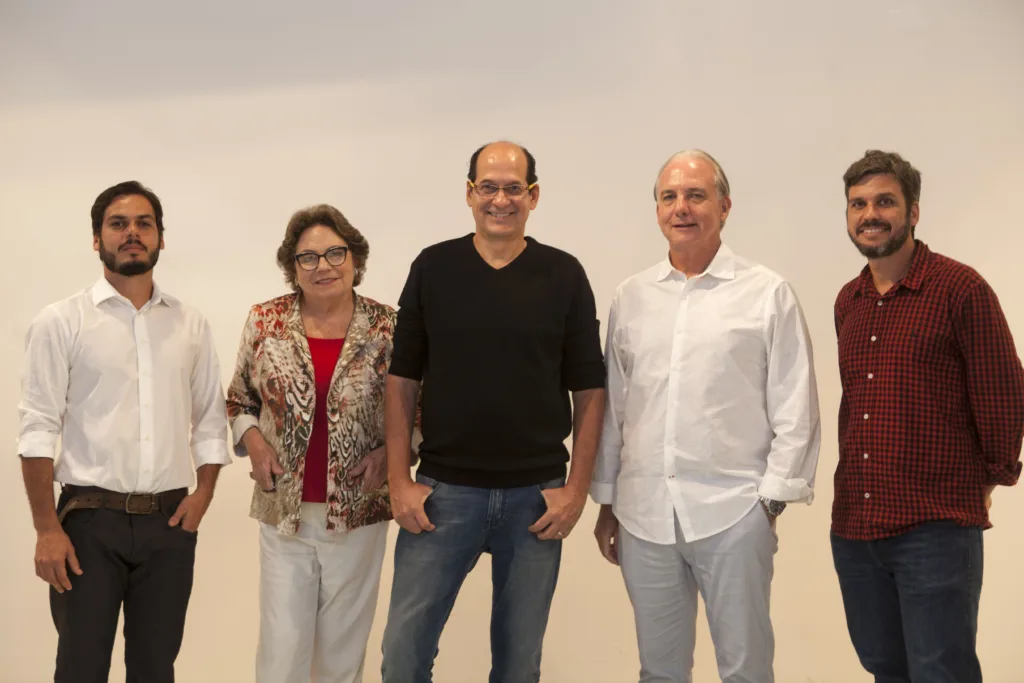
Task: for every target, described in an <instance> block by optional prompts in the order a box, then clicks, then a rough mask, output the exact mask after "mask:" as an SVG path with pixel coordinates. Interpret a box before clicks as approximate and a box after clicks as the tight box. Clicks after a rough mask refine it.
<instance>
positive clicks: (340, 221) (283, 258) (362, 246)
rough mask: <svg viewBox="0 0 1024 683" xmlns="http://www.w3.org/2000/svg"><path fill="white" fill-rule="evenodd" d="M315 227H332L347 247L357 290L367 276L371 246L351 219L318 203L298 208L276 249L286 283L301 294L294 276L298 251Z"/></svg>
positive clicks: (278, 262)
mask: <svg viewBox="0 0 1024 683" xmlns="http://www.w3.org/2000/svg"><path fill="white" fill-rule="evenodd" d="M315 225H322V226H324V227H327V228H330V229H331V230H333V231H334V232H335V233H337V235H338V236H339V237H340V238H341V239H343V240H345V242H346V243H347V244H348V253H349V254H350V255H351V256H352V267H353V268H354V269H355V276H354V277H353V280H352V286H353V287H358V286H359V283H361V282H362V281H363V275H364V274H365V273H366V259H367V258H368V257H369V255H370V243H369V242H367V241H366V238H365V237H363V234H362V233H361V232H359V231H358V230H356V229H355V228H354V227H353V226H352V224H351V223H349V222H348V219H347V218H345V216H344V215H343V214H342V213H341V211H338V210H337V209H336V208H334V207H333V206H331V205H330V204H317V205H316V206H310V207H307V208H305V209H299V210H298V211H296V212H295V213H294V214H292V217H291V219H290V220H289V221H288V227H287V228H285V229H284V239H283V240H281V246H280V247H278V248H277V265H278V266H280V267H281V270H282V271H283V272H284V281H285V282H286V283H288V286H289V287H291V288H292V289H293V290H295V291H299V282H298V280H297V279H296V275H295V251H296V249H297V247H298V244H299V238H300V237H302V233H304V232H306V230H308V229H310V228H312V227H313V226H315Z"/></svg>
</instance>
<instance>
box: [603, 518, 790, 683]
mask: <svg viewBox="0 0 1024 683" xmlns="http://www.w3.org/2000/svg"><path fill="white" fill-rule="evenodd" d="M682 539H683V534H682V531H680V529H679V523H678V520H677V521H676V543H675V545H659V544H656V543H650V542H648V541H643V540H640V539H639V538H637V537H636V536H633V535H631V534H630V533H629V532H628V531H626V530H625V529H621V530H620V532H619V544H620V547H619V562H620V566H621V568H622V576H623V578H624V579H625V581H626V592H627V593H628V594H629V599H630V602H632V604H633V612H634V616H635V618H636V631H637V643H638V645H639V650H640V683H692V681H693V677H692V670H693V650H694V646H695V644H696V628H697V593H698V591H699V592H700V595H701V597H703V598H704V604H705V611H706V612H707V617H708V625H709V627H710V631H711V640H712V642H713V643H714V646H715V658H716V659H717V660H718V674H719V676H720V677H721V679H722V681H723V683H773V681H774V680H775V676H774V673H773V667H772V663H773V659H774V655H775V637H774V634H773V632H772V624H771V618H770V615H769V595H770V592H771V582H772V574H773V572H774V559H775V553H776V551H777V550H778V538H777V537H776V536H775V531H774V530H773V529H772V527H771V524H770V523H769V521H768V515H767V513H765V511H764V508H762V507H761V505H760V504H758V505H756V506H754V507H753V508H752V509H751V510H750V512H748V513H747V514H746V516H744V517H743V518H742V519H741V520H740V521H739V522H737V523H736V524H734V525H733V526H732V527H730V528H728V529H726V530H725V531H722V532H720V533H718V534H715V535H714V536H710V537H708V538H703V539H700V540H698V541H694V542H692V543H686V542H684V541H683V540H682Z"/></svg>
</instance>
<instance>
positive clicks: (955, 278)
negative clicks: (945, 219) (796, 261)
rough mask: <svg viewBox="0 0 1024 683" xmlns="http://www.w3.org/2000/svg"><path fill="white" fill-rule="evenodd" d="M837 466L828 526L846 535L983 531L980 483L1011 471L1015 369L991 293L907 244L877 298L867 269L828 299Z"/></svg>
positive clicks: (1007, 480)
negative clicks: (898, 268) (952, 525)
mask: <svg viewBox="0 0 1024 683" xmlns="http://www.w3.org/2000/svg"><path fill="white" fill-rule="evenodd" d="M835 317H836V334H837V335H838V337H839V371H840V376H841V379H842V383H843V398H842V402H841V403H840V406H839V467H838V468H837V469H836V475H835V501H834V503H833V505H832V530H833V531H834V532H835V533H836V534H837V535H839V536H842V537H844V538H849V539H854V540H870V539H878V538H884V537H887V536H895V535H897V534H901V533H904V532H906V531H907V530H909V529H911V528H912V527H914V526H916V525H918V524H921V523H923V522H929V521H935V520H952V521H955V522H957V523H958V524H961V525H965V526H974V525H978V526H982V527H984V528H988V527H989V526H991V524H990V523H989V521H988V512H987V511H986V509H985V502H984V489H985V487H986V486H990V485H996V484H1002V485H1012V484H1014V483H1016V481H1017V478H1018V477H1019V476H1020V471H1021V465H1020V449H1021V438H1022V433H1024V370H1022V368H1021V362H1020V359H1019V358H1018V357H1017V351H1016V349H1015V348H1014V344H1013V338H1012V336H1011V335H1010V329H1009V327H1008V326H1007V324H1006V319H1005V317H1004V316H1003V312H1002V309H1001V308H1000V306H999V301H998V299H996V295H995V293H994V292H993V291H992V289H991V287H989V285H988V283H987V282H985V280H984V279H982V277H981V276H980V275H979V274H978V273H977V272H975V271H974V270H972V269H971V268H969V267H968V266H965V265H963V264H961V263H958V262H956V261H954V260H952V259H950V258H946V257H945V256H941V255H939V254H935V253H932V251H931V250H929V249H928V247H927V246H926V245H925V244H924V243H923V242H920V241H918V242H917V245H916V248H915V250H914V255H913V258H912V260H911V263H910V270H909V271H907V274H906V275H905V276H904V277H903V279H902V280H900V281H899V282H898V283H896V284H895V285H894V286H893V287H892V288H891V289H890V290H889V291H888V292H886V293H885V295H880V294H879V293H878V290H877V289H876V288H875V285H874V282H873V280H872V277H871V272H870V270H869V269H868V268H867V267H865V268H864V270H863V271H862V272H861V274H860V277H858V278H857V279H855V280H853V281H851V282H848V283H847V284H846V286H844V287H843V289H842V290H841V291H840V292H839V296H838V297H837V298H836V305H835Z"/></svg>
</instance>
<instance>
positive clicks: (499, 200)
mask: <svg viewBox="0 0 1024 683" xmlns="http://www.w3.org/2000/svg"><path fill="white" fill-rule="evenodd" d="M511 203H512V200H511V199H510V198H509V196H508V195H507V194H505V190H504V188H498V194H496V195H494V199H492V200H491V204H496V205H498V206H507V205H509V204H511Z"/></svg>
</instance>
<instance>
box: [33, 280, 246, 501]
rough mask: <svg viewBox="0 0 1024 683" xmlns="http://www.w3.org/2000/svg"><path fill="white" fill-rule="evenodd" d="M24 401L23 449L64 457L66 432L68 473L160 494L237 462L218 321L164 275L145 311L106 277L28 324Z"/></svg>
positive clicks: (72, 479)
mask: <svg viewBox="0 0 1024 683" xmlns="http://www.w3.org/2000/svg"><path fill="white" fill-rule="evenodd" d="M18 411H19V414H20V418H21V430H20V433H19V437H18V453H19V454H20V455H21V456H23V457H26V458H54V457H55V454H56V453H55V452H56V450H57V443H58V437H60V456H59V457H58V458H57V462H56V464H55V468H54V478H55V479H56V480H57V481H59V482H61V483H65V484H77V485H80V486H100V487H103V488H105V489H110V490H112V491H120V492H123V493H158V492H161V491H167V490H170V489H176V488H182V487H189V486H191V485H192V484H193V483H194V481H195V472H194V469H193V467H196V468H198V467H200V466H202V465H207V464H217V465H227V464H230V462H231V456H230V451H229V449H228V440H227V434H228V432H227V414H226V411H225V408H224V394H223V389H222V386H221V377H220V367H219V364H218V360H217V353H216V350H215V348H214V345H213V336H212V334H211V332H210V326H209V324H208V323H207V322H206V319H205V318H204V317H203V316H202V315H201V314H200V313H199V312H198V311H196V310H194V309H192V308H190V307H188V306H186V305H184V304H182V303H181V302H180V301H178V300H177V299H175V298H173V297H170V296H168V295H166V294H163V293H162V292H161V291H160V289H159V288H158V287H157V286H156V285H155V284H154V285H153V295H152V297H151V298H150V300H149V301H148V302H146V304H145V305H144V306H143V307H142V308H141V309H139V310H136V309H135V307H134V306H133V305H132V303H131V302H130V301H129V300H128V299H126V298H125V297H123V296H121V295H120V294H118V293H117V291H116V290H115V289H114V288H113V286H111V285H110V283H109V282H107V281H106V279H100V281H99V282H97V283H96V284H95V285H94V286H93V287H91V288H89V289H86V290H84V291H82V292H79V293H78V294H75V295H74V296H72V297H70V298H67V299H64V300H63V301H59V302H57V303H55V304H51V305H49V306H47V307H46V308H44V309H43V310H42V312H41V313H39V315H37V316H36V318H35V320H33V321H32V324H31V326H30V327H29V330H28V334H27V335H26V343H25V368H24V377H23V382H22V399H21V403H20V404H19V406H18ZM190 428H191V433H190Z"/></svg>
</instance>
